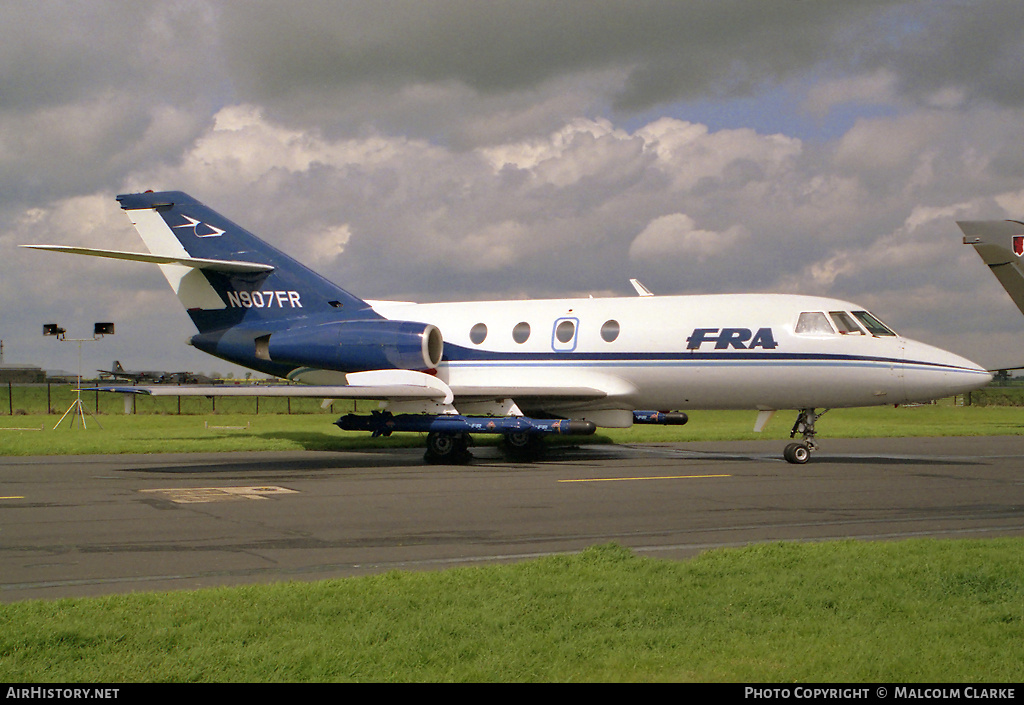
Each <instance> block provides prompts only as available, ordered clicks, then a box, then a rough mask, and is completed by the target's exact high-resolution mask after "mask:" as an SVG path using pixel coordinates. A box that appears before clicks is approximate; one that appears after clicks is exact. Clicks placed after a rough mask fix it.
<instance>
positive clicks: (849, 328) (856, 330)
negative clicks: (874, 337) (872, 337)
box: [828, 311, 864, 335]
mask: <svg viewBox="0 0 1024 705" xmlns="http://www.w3.org/2000/svg"><path fill="white" fill-rule="evenodd" d="M828 315H830V316H832V322H833V323H835V324H836V330H838V331H839V332H840V333H842V334H843V335H864V331H862V330H861V329H860V326H858V325H857V323H856V322H855V321H854V320H853V316H851V315H850V314H848V313H847V312H846V311H829V312H828Z"/></svg>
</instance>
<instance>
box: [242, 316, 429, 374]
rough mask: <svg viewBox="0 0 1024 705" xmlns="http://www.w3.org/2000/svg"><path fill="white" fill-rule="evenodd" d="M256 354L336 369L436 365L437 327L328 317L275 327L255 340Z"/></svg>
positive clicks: (414, 368)
mask: <svg viewBox="0 0 1024 705" xmlns="http://www.w3.org/2000/svg"><path fill="white" fill-rule="evenodd" d="M256 345H257V351H256V355H257V357H263V356H265V358H266V359H269V360H271V361H273V362H281V363H288V364H294V365H308V366H310V367H318V368H321V369H327V370H339V371H341V372H363V371H366V370H396V369H397V370H416V371H418V372H424V371H426V370H433V369H436V368H437V366H438V365H439V364H441V354H442V352H443V350H444V341H443V340H442V338H441V331H440V330H438V328H437V326H433V325H431V324H429V323H415V322H412V321H389V320H384V319H375V320H365V321H333V322H331V323H323V324H320V325H314V326H307V327H303V328H293V329H289V330H283V331H278V332H276V333H272V334H271V335H269V336H266V337H264V338H261V339H258V340H257V341H256Z"/></svg>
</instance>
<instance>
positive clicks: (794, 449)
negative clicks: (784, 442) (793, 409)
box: [782, 409, 828, 465]
mask: <svg viewBox="0 0 1024 705" xmlns="http://www.w3.org/2000/svg"><path fill="white" fill-rule="evenodd" d="M826 413H828V409H825V410H824V411H822V412H821V413H820V414H818V413H815V411H814V409H801V410H800V413H799V415H797V417H796V423H795V424H793V430H792V431H790V432H789V437H790V438H793V437H795V436H796V434H798V433H799V434H800V435H801V437H802V438H803V441H802V442H800V443H790V444H789V445H788V446H786V449H785V450H784V451H783V452H782V457H784V458H785V459H786V461H787V462H790V463H793V464H795V465H803V464H804V463H806V462H807V461H808V460H810V459H811V451H815V450H817V449H818V444H817V443H815V442H814V435H815V432H814V422H815V421H817V420H818V419H820V418H821V417H822V416H824V415H825V414H826Z"/></svg>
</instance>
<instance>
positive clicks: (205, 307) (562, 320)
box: [27, 191, 991, 463]
mask: <svg viewBox="0 0 1024 705" xmlns="http://www.w3.org/2000/svg"><path fill="white" fill-rule="evenodd" d="M117 200H118V201H119V202H120V204H121V208H123V209H124V210H125V211H126V212H127V214H128V217H129V218H130V219H131V221H132V223H133V224H134V225H135V227H136V229H137V230H138V232H139V234H140V235H141V237H142V240H143V241H144V242H145V244H146V246H147V248H148V249H149V253H148V254H147V253H137V252H121V251H114V250H102V249H91V248H81V247H66V246H57V245H28V246H27V247H34V248H37V249H43V250H56V251H61V252H70V253H75V254H81V255H92V256H98V257H110V258H114V259H123V260H134V261H141V262H150V263H155V264H157V265H159V266H160V269H161V270H162V271H163V273H164V276H165V277H166V278H167V281H168V282H169V283H170V285H171V287H172V288H173V289H174V291H175V292H176V293H177V295H178V298H179V299H180V300H181V303H182V305H183V306H184V307H185V309H186V310H187V311H188V314H189V316H190V317H191V318H192V322H193V323H194V324H195V326H196V328H197V330H198V333H197V334H196V335H194V336H193V337H192V338H191V340H190V342H191V344H192V345H194V346H195V347H196V348H198V349H200V350H202V351H204V352H207V353H210V354H211V355H215V356H217V357H220V358H222V359H225V360H228V361H230V362H233V363H236V364H239V365H242V366H245V367H248V368H251V369H253V370H258V371H260V372H263V373H268V374H271V375H276V376H278V377H281V378H286V379H288V380H291V381H295V382H302V383H304V384H303V385H279V386H271V387H267V386H261V387H231V386H226V387H213V386H209V387H204V386H195V385H193V386H191V387H175V388H168V387H160V386H153V387H136V388H134V389H133V391H134V392H136V393H145V394H153V395H160V394H164V395H174V394H190V395H204V396H229V395H249V396H257V395H258V396H271V395H280V396H309V397H318V398H324V399H376V400H380V401H381V410H380V411H376V412H373V413H371V414H366V415H359V414H347V415H345V416H343V417H341V418H340V419H338V421H337V422H336V423H337V425H338V426H339V427H340V428H342V429H346V430H366V431H370V432H372V433H373V434H375V435H389V434H390V433H392V432H400V431H413V432H426V433H427V452H426V460H427V461H428V462H436V463H440V462H446V463H459V462H466V461H467V460H468V459H469V458H471V455H470V454H469V452H468V451H467V446H468V444H469V441H470V434H474V433H498V434H502V435H503V436H504V439H503V446H504V447H505V449H506V450H507V451H508V452H509V453H510V454H511V455H512V456H513V457H520V458H522V457H532V454H533V453H534V452H536V451H537V450H538V446H539V442H540V439H541V437H542V436H544V435H546V434H581V435H585V434H590V433H593V432H594V431H595V430H596V428H597V427H608V428H627V427H629V426H631V425H632V424H635V423H655V424H682V423H685V422H686V418H687V417H686V414H685V413H682V412H681V411H680V410H684V411H685V410H695V409H750V410H757V411H758V412H759V414H758V417H757V421H756V423H755V430H761V428H762V427H763V425H764V423H765V422H767V420H768V418H769V416H770V415H771V413H772V412H774V411H776V410H783V409H789V410H794V411H796V412H797V420H796V423H795V424H794V426H793V431H792V433H791V434H790V435H791V437H794V438H795V437H796V436H797V435H798V434H799V435H800V440H798V441H794V442H793V443H790V444H789V445H788V446H786V449H785V452H784V456H785V458H786V460H788V461H789V462H792V463H805V462H807V461H808V459H809V458H810V455H811V452H812V451H813V450H815V449H816V447H817V446H816V444H815V421H816V420H817V419H818V417H819V416H821V414H822V413H824V410H828V409H831V408H839V407H858V406H873V405H884V404H902V403H907V402H918V401H926V400H932V399H937V398H941V397H945V396H949V395H953V394H958V393H962V392H966V391H969V390H972V389H976V388H978V387H981V386H983V385H985V384H987V383H988V382H989V381H990V380H991V375H990V374H989V372H987V371H986V370H984V369H982V368H981V367H979V366H978V365H976V364H974V363H972V362H970V361H968V360H966V359H964V358H962V357H958V356H957V355H954V354H952V353H950V352H947V351H945V350H940V349H938V348H935V347H931V346H929V345H925V344H923V343H919V342H915V341H913V340H909V339H907V338H904V337H902V336H900V335H898V334H897V333H896V332H894V331H893V330H892V329H891V328H889V327H888V326H886V325H885V324H884V323H882V322H881V321H880V320H879V319H878V318H876V317H875V316H874V315H872V314H871V313H869V312H868V311H867V310H865V309H864V308H863V307H862V306H858V305H856V304H853V303H849V302H846V301H840V300H836V299H829V298H817V297H810V296H789V295H768V294H739V295H715V296H653V295H649V294H650V292H648V291H646V290H645V289H643V288H642V286H641V285H639V283H636V286H637V291H638V293H639V294H640V296H636V297H628V298H578V299H549V300H526V301H493V302H483V301H473V302H461V303H431V304H416V303H407V302H389V301H364V300H362V299H360V298H357V297H356V296H354V295H353V294H350V293H349V292H347V291H345V290H344V289H342V288H340V287H338V286H336V285H335V284H333V283H331V282H330V281H328V280H326V279H324V278H323V277H321V276H320V275H318V274H316V273H315V272H313V271H311V270H310V269H308V268H306V267H305V266H303V265H302V264H300V263H298V262H297V261H295V260H294V259H292V258H291V257H289V256H287V255H285V254H284V253H282V252H280V251H278V250H277V249H275V248H273V247H271V246H270V245H268V244H267V243H265V242H263V241H261V240H260V239H258V238H257V237H256V236H254V235H252V234H251V233H249V232H248V231H246V230H244V229H243V228H241V227H239V226H238V225H236V224H234V223H233V222H231V221H230V220H228V219H226V218H224V217H223V216H221V215H219V214H218V213H216V212H214V211H213V210H211V209H210V208H208V207H206V206H204V205H203V204H202V203H200V202H199V201H197V200H195V199H194V198H192V197H191V196H188V195H187V194H184V193H181V192H177V191H169V192H160V193H153V192H146V193H137V194H126V195H121V196H118V198H117Z"/></svg>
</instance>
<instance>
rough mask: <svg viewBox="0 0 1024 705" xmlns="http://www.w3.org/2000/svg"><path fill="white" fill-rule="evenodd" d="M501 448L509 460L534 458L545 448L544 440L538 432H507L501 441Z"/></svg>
mask: <svg viewBox="0 0 1024 705" xmlns="http://www.w3.org/2000/svg"><path fill="white" fill-rule="evenodd" d="M501 449H502V451H503V452H504V453H505V455H506V456H507V457H508V458H509V460H516V461H527V460H533V459H534V458H536V457H537V456H538V455H540V453H541V451H542V450H543V449H544V441H543V440H542V439H541V437H540V436H538V435H537V434H536V433H527V432H526V431H523V432H517V433H506V434H505V437H504V438H503V439H502V442H501Z"/></svg>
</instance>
